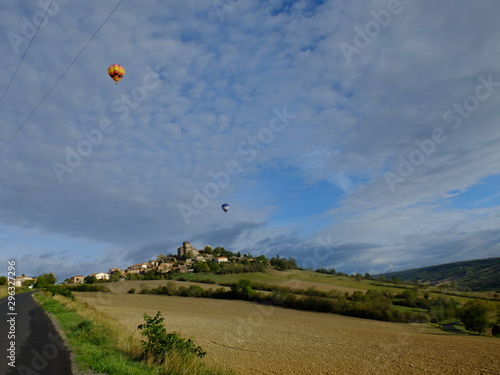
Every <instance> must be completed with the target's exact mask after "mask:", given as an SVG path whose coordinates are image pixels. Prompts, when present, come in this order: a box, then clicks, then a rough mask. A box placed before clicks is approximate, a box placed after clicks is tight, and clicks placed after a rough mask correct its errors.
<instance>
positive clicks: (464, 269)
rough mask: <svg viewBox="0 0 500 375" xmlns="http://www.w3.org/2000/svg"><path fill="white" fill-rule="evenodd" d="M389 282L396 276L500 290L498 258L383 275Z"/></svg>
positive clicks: (436, 283) (420, 281) (474, 288)
mask: <svg viewBox="0 0 500 375" xmlns="http://www.w3.org/2000/svg"><path fill="white" fill-rule="evenodd" d="M384 276H385V278H386V279H388V280H390V279H391V278H392V277H393V276H396V277H397V278H399V279H400V280H402V281H413V282H419V283H429V284H430V285H439V284H443V283H450V282H452V281H453V282H455V284H456V285H457V286H458V287H459V288H470V289H471V290H473V291H479V290H484V291H486V290H500V258H487V259H476V260H467V261H462V262H455V263H447V264H441V265H437V266H430V267H423V268H415V269H412V270H408V271H400V272H391V273H386V274H384Z"/></svg>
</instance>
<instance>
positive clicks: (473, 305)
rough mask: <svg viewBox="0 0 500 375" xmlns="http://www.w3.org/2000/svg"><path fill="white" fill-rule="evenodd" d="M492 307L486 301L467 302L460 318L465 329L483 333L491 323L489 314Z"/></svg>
mask: <svg viewBox="0 0 500 375" xmlns="http://www.w3.org/2000/svg"><path fill="white" fill-rule="evenodd" d="M490 313H491V307H490V305H489V304H488V303H487V302H486V301H482V300H472V301H469V302H467V303H466V304H465V305H464V306H463V307H462V309H461V311H460V319H462V322H463V323H464V326H465V329H467V330H469V331H473V332H477V333H479V334H482V333H483V332H484V331H486V328H487V327H488V325H489V320H488V316H489V314H490Z"/></svg>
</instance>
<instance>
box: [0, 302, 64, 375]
mask: <svg viewBox="0 0 500 375" xmlns="http://www.w3.org/2000/svg"><path fill="white" fill-rule="evenodd" d="M14 302H15V306H14V305H13V304H12V303H10V304H9V301H8V300H7V298H3V299H1V300H0V353H1V354H0V355H1V357H2V358H1V360H0V375H72V372H71V360H70V356H69V351H68V349H67V348H66V346H65V345H64V343H63V341H62V340H61V337H60V336H59V334H58V333H57V331H56V329H55V328H54V326H53V325H52V322H51V321H50V319H49V318H48V317H47V315H46V314H45V311H44V310H43V309H42V308H41V307H40V306H39V305H38V304H37V303H36V302H35V301H34V300H33V297H32V296H31V293H21V294H17V295H16V296H15V301H14ZM9 308H15V313H16V314H17V315H9V314H12V311H11V310H9ZM12 344H14V345H12ZM11 354H14V355H11ZM9 364H10V365H9ZM12 365H14V366H15V367H14V366H12Z"/></svg>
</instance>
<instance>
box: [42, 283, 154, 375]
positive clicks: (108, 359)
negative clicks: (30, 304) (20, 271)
mask: <svg viewBox="0 0 500 375" xmlns="http://www.w3.org/2000/svg"><path fill="white" fill-rule="evenodd" d="M35 299H36V300H37V301H38V303H39V304H40V305H41V306H42V307H43V308H44V309H45V310H46V311H47V312H48V313H51V314H52V316H53V317H54V318H55V319H56V320H57V321H58V322H59V325H60V327H61V329H62V330H63V331H64V332H65V334H66V336H67V340H68V344H69V347H70V349H71V351H72V352H73V353H74V354H75V356H76V363H77V366H79V367H80V368H81V369H91V370H93V371H96V372H101V373H105V374H109V375H149V374H156V375H158V374H159V373H160V372H158V369H155V368H153V367H149V366H146V365H144V364H142V363H140V362H137V361H134V360H132V359H130V358H129V357H128V356H127V355H126V354H125V353H123V352H121V351H120V350H118V349H117V348H115V347H114V345H113V337H112V336H111V335H110V332H109V329H107V328H106V327H104V326H99V325H96V324H94V323H93V322H92V321H89V320H86V319H84V318H83V317H82V316H80V315H79V314H78V312H77V311H76V310H74V309H69V308H67V307H66V306H64V305H63V304H61V303H60V302H58V301H56V300H55V299H53V298H52V297H50V296H48V295H46V294H44V293H35Z"/></svg>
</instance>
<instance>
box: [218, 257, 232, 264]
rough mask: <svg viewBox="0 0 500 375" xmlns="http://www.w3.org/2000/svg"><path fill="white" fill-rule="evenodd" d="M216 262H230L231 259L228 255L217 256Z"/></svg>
mask: <svg viewBox="0 0 500 375" xmlns="http://www.w3.org/2000/svg"><path fill="white" fill-rule="evenodd" d="M214 260H215V263H223V262H228V261H229V259H227V257H215V259H214Z"/></svg>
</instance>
